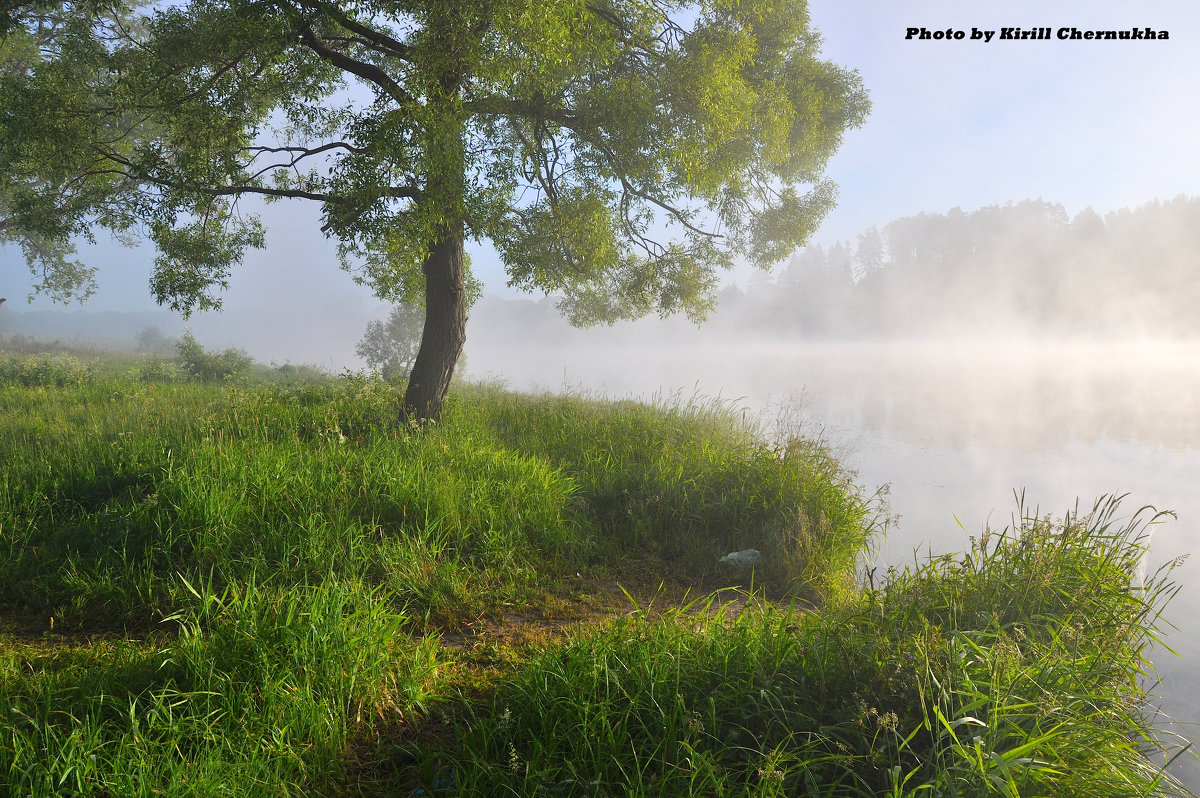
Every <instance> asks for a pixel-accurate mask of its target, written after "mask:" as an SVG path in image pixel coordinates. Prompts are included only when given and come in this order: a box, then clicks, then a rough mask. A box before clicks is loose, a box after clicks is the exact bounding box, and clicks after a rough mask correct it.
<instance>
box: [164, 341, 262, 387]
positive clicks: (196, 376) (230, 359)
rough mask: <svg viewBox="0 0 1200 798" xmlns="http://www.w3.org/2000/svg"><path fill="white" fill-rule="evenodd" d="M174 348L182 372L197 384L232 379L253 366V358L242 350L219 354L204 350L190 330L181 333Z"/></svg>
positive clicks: (230, 350) (229, 350)
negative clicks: (176, 350) (176, 351)
mask: <svg viewBox="0 0 1200 798" xmlns="http://www.w3.org/2000/svg"><path fill="white" fill-rule="evenodd" d="M176 348H177V349H178V350H179V360H180V361H181V365H182V366H183V370H184V371H185V372H186V373H187V375H188V377H190V378H191V379H193V380H196V381H197V382H220V381H222V380H229V379H233V378H235V377H239V376H241V375H243V374H245V373H246V372H248V371H249V370H250V366H252V365H254V358H252V357H250V355H248V354H246V352H245V350H242V349H226V350H225V351H224V352H220V353H217V352H209V351H207V350H205V348H204V347H203V346H201V345H200V342H199V341H197V340H196V338H195V336H193V335H192V331H191V330H184V331H183V337H182V338H180V339H179V343H178V344H177V345H176Z"/></svg>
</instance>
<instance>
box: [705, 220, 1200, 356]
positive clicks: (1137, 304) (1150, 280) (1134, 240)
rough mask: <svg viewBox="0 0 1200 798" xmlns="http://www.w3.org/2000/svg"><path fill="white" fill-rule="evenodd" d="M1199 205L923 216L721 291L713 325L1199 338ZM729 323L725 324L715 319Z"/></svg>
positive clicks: (846, 332)
mask: <svg viewBox="0 0 1200 798" xmlns="http://www.w3.org/2000/svg"><path fill="white" fill-rule="evenodd" d="M1198 309H1200V198H1197V197H1186V196H1180V197H1177V198H1175V199H1173V200H1169V201H1166V202H1157V201H1156V202H1153V203H1150V204H1147V205H1143V206H1140V207H1138V208H1135V209H1133V210H1128V209H1121V210H1117V211H1113V212H1111V213H1108V214H1106V215H1105V216H1100V215H1099V214H1098V213H1096V212H1095V211H1094V210H1092V209H1091V208H1085V209H1084V210H1082V211H1080V212H1079V213H1078V214H1076V215H1075V217H1074V218H1070V217H1069V216H1068V214H1067V212H1066V210H1065V209H1064V208H1063V206H1062V205H1059V204H1052V203H1049V202H1044V201H1042V200H1024V201H1021V202H1015V203H1007V204H1005V205H991V206H987V207H983V208H980V209H978V210H976V211H973V212H965V211H963V210H962V209H960V208H955V209H953V210H951V211H949V212H948V213H945V214H938V213H921V214H918V215H916V216H909V217H905V218H902V219H897V220H895V221H892V222H890V223H888V224H887V225H886V226H885V227H884V228H883V229H882V230H879V229H877V228H875V227H871V228H869V229H867V230H866V231H864V232H863V233H862V234H860V235H859V236H858V237H857V241H841V242H837V243H834V244H833V245H831V246H829V247H828V248H825V247H822V246H815V247H807V248H805V249H804V250H801V251H800V252H798V253H797V254H795V255H794V256H793V257H792V258H791V260H790V261H789V263H788V264H787V267H786V268H785V269H783V270H781V271H780V272H778V273H777V277H776V278H775V279H773V280H772V279H770V278H766V279H759V280H756V281H754V282H753V283H752V284H751V285H750V286H749V287H748V288H746V289H737V288H731V289H726V291H724V292H723V293H722V295H721V304H720V309H719V310H718V313H717V319H715V321H716V322H717V323H718V326H727V325H729V324H734V323H736V325H737V326H738V327H740V328H742V329H747V328H750V329H760V330H766V329H770V330H775V331H785V330H791V331H795V332H798V333H803V334H805V335H806V336H808V335H813V336H836V337H843V336H859V335H877V334H889V335H890V334H915V335H924V334H939V333H949V332H972V331H973V332H979V333H988V332H1004V331H1007V330H1011V329H1014V328H1018V329H1023V330H1025V331H1028V332H1031V333H1035V334H1056V335H1057V334H1061V335H1073V334H1088V335H1093V334H1106V333H1107V334H1113V335H1129V334H1136V333H1150V334H1181V335H1195V334H1200V312H1198ZM722 322H724V324H722Z"/></svg>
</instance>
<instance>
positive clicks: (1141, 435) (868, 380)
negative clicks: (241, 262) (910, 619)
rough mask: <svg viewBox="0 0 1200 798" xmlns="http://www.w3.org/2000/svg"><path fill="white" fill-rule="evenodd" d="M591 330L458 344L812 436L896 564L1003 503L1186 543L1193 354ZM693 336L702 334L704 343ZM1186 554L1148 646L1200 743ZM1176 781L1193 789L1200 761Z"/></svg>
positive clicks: (524, 372)
mask: <svg viewBox="0 0 1200 798" xmlns="http://www.w3.org/2000/svg"><path fill="white" fill-rule="evenodd" d="M609 337H610V336H606V335H605V334H604V331H601V334H599V335H596V336H594V337H589V339H588V340H589V341H594V343H587V344H575V345H572V346H571V347H570V348H566V347H530V346H529V345H528V342H527V341H526V342H525V344H524V345H521V344H514V343H513V342H508V343H503V342H501V341H500V340H499V339H492V340H491V342H484V343H472V345H471V346H469V357H468V365H469V369H470V371H471V373H472V374H474V375H483V374H491V375H497V376H501V377H502V378H503V379H504V380H505V381H506V382H507V383H508V385H509V386H510V387H512V388H515V389H518V390H537V389H545V390H552V391H561V390H563V389H564V388H566V389H569V390H571V389H573V390H580V391H584V392H593V393H602V394H606V395H608V396H612V397H626V396H635V397H639V398H643V399H653V398H655V397H663V396H671V395H678V396H680V397H682V398H683V399H687V398H689V397H691V396H693V395H697V396H701V397H713V396H719V397H722V398H723V399H725V400H727V401H730V402H731V403H733V404H734V405H735V406H736V407H738V408H742V409H744V411H745V412H746V413H747V414H750V415H754V416H759V415H761V416H762V418H763V426H764V428H766V429H768V431H769V430H770V429H772V428H774V426H775V425H776V423H777V420H781V422H782V423H783V424H784V425H785V426H787V427H789V428H793V429H796V428H800V429H802V430H803V431H806V432H808V433H809V434H820V435H822V436H823V437H824V438H825V440H826V441H828V442H829V443H830V445H831V446H832V447H833V448H834V449H835V450H836V451H837V452H838V453H839V455H840V456H841V458H842V460H843V462H845V463H846V464H847V465H848V466H849V467H850V468H851V469H853V470H854V471H855V472H856V474H857V480H858V482H859V484H860V485H862V486H863V487H864V489H866V490H867V491H870V492H873V491H874V490H875V489H876V488H877V487H879V486H882V485H888V486H889V491H890V493H889V503H890V505H891V509H892V511H893V512H894V513H897V514H898V515H899V520H898V521H897V522H896V523H895V524H894V525H893V526H892V528H891V529H890V531H889V533H888V536H887V539H886V540H885V541H883V542H882V544H881V546H880V548H879V552H878V555H877V562H878V564H882V565H887V564H894V565H903V564H905V563H908V562H912V560H913V557H914V556H917V555H921V554H924V553H927V552H933V553H938V552H945V551H957V550H962V549H964V548H966V547H967V545H968V538H969V536H972V535H978V534H979V532H980V531H981V530H982V529H983V528H984V527H985V525H990V526H991V528H992V529H994V530H998V529H1000V528H1002V527H1004V526H1005V525H1006V524H1008V523H1009V522H1010V520H1011V518H1012V515H1013V514H1014V513H1015V512H1016V510H1017V503H1016V500H1015V499H1014V491H1016V492H1020V491H1023V492H1024V497H1025V506H1026V510H1027V511H1031V510H1033V509H1035V508H1037V509H1039V510H1040V512H1039V514H1040V515H1045V514H1046V513H1050V514H1053V515H1054V516H1055V517H1060V516H1061V515H1062V514H1063V512H1064V511H1065V510H1068V509H1072V508H1074V507H1075V505H1076V502H1077V501H1078V504H1079V506H1080V507H1081V509H1084V510H1086V509H1089V508H1090V507H1091V506H1092V503H1093V501H1094V500H1095V499H1096V498H1098V497H1100V496H1101V495H1103V494H1113V493H1118V494H1128V496H1127V497H1126V498H1125V499H1124V501H1123V502H1122V504H1121V509H1122V513H1121V515H1122V516H1125V517H1127V516H1129V515H1131V514H1133V513H1135V512H1136V511H1137V510H1138V509H1139V508H1141V507H1143V506H1145V505H1152V506H1154V507H1157V508H1159V509H1162V510H1172V511H1174V512H1175V513H1176V514H1177V516H1178V518H1177V520H1171V519H1164V521H1163V522H1162V523H1159V524H1156V525H1154V526H1153V527H1152V528H1151V532H1152V546H1151V556H1150V558H1149V562H1148V563H1147V565H1148V568H1150V569H1151V570H1153V569H1154V568H1156V567H1158V566H1159V565H1160V564H1162V563H1165V562H1168V561H1170V560H1172V559H1174V558H1176V557H1179V556H1181V555H1185V554H1189V553H1192V552H1194V551H1196V550H1197V548H1198V547H1197V544H1198V542H1200V344H1197V343H1167V342H1155V341H1140V342H1116V343H1055V344H1046V343H1039V342H1032V341H1030V342H1024V343H998V342H995V341H959V342H955V343H950V344H947V343H932V342H908V343H898V342H887V343H880V342H854V343H828V344H825V343H813V344H800V345H782V344H778V343H757V344H748V343H738V344H733V343H729V344H712V343H706V344H698V345H695V346H670V347H668V346H656V345H654V344H653V343H651V344H638V343H633V342H631V341H630V339H629V336H628V335H627V334H626V335H616V334H614V335H612V336H611V340H608V341H607V342H606V338H609ZM705 340H709V338H708V337H706V339H705ZM1198 569H1200V557H1196V558H1192V559H1191V560H1189V561H1185V562H1184V563H1183V564H1182V565H1181V566H1180V567H1179V568H1178V569H1177V570H1176V571H1175V579H1176V581H1178V582H1179V583H1180V584H1181V589H1180V592H1179V594H1178V595H1177V596H1176V597H1175V599H1174V600H1173V602H1172V604H1171V605H1170V607H1169V609H1168V612H1167V618H1168V620H1170V621H1171V622H1172V623H1173V624H1174V625H1175V626H1176V627H1177V628H1176V629H1168V630H1167V642H1168V643H1169V645H1170V646H1171V647H1173V648H1174V649H1175V651H1177V652H1178V654H1179V656H1175V655H1172V654H1171V653H1169V652H1166V651H1158V652H1156V653H1155V654H1154V662H1155V665H1156V666H1157V668H1158V670H1159V673H1160V674H1161V676H1162V680H1163V684H1162V685H1160V686H1159V687H1157V688H1156V689H1155V690H1154V692H1155V693H1156V694H1157V695H1159V696H1160V697H1161V706H1162V710H1163V711H1164V712H1165V713H1166V714H1167V715H1169V716H1170V717H1172V718H1174V719H1175V720H1176V721H1177V722H1178V723H1179V724H1181V725H1178V726H1176V727H1175V728H1176V731H1178V732H1179V733H1181V734H1184V735H1185V736H1186V737H1188V738H1189V739H1191V740H1193V741H1200V727H1198V726H1197V725H1196V724H1197V723H1200V587H1198V584H1200V579H1198V578H1197V574H1198V573H1200V572H1198ZM1173 771H1174V772H1175V773H1176V774H1177V775H1178V776H1179V777H1180V778H1182V779H1183V780H1184V782H1185V783H1186V784H1187V785H1188V786H1189V787H1190V788H1191V789H1192V790H1194V791H1197V792H1200V763H1197V762H1196V761H1195V760H1194V759H1192V758H1190V757H1187V758H1185V759H1181V760H1180V761H1179V762H1177V763H1176V766H1175V767H1174V768H1173Z"/></svg>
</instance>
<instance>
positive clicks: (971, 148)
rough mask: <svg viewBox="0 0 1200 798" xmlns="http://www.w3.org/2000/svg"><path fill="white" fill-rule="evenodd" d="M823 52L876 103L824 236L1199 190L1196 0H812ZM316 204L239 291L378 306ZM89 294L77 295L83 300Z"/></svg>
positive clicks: (138, 283) (110, 252) (132, 271)
mask: <svg viewBox="0 0 1200 798" xmlns="http://www.w3.org/2000/svg"><path fill="white" fill-rule="evenodd" d="M810 8H811V13H812V17H813V20H814V22H815V24H816V26H817V27H818V29H819V30H821V31H822V33H823V35H824V38H825V48H824V51H825V54H826V55H827V56H828V57H830V58H832V59H834V60H835V61H837V62H839V63H842V64H845V65H847V66H851V67H854V68H857V69H858V70H860V72H861V73H862V76H863V79H864V81H865V83H866V85H867V87H868V88H869V90H870V92H871V96H872V100H873V103H874V111H873V113H872V115H871V117H870V119H869V120H868V122H867V125H866V127H865V128H864V129H862V130H858V131H852V132H850V133H849V134H848V135H847V136H846V140H845V143H844V145H843V148H842V150H841V152H840V153H839V154H838V155H837V156H836V157H835V158H834V159H833V161H832V162H831V164H830V166H829V169H828V174H829V175H830V176H831V177H832V178H833V179H834V180H836V181H837V182H838V183H839V184H840V186H841V193H840V200H839V206H838V208H837V209H836V210H835V211H834V212H833V213H832V215H831V216H830V217H829V218H828V220H827V222H826V224H825V226H824V227H823V228H822V229H821V231H820V232H819V233H818V235H817V237H816V239H815V240H816V241H819V242H822V243H830V242H832V241H834V240H836V239H843V238H853V237H854V236H855V235H856V234H857V233H859V232H860V231H862V230H863V229H864V228H865V227H867V226H869V225H872V224H877V225H880V226H882V225H883V224H885V223H887V222H888V221H889V220H891V219H893V218H897V217H900V216H905V215H910V214H914V213H919V212H921V211H931V212H939V213H944V212H945V211H947V210H948V209H950V208H952V207H955V206H961V207H963V208H964V209H966V210H972V209H974V208H977V207H980V206H982V205H989V204H995V203H1003V202H1006V201H1009V200H1020V199H1025V198H1042V199H1045V200H1048V201H1053V202H1061V203H1063V204H1064V205H1065V206H1066V208H1067V211H1068V212H1069V213H1071V214H1074V213H1076V212H1077V211H1079V210H1080V209H1082V208H1083V207H1085V206H1088V205H1090V206H1093V207H1094V208H1095V209H1096V210H1098V211H1100V212H1102V213H1103V212H1105V211H1107V210H1111V209H1113V208H1117V207H1122V206H1133V205H1137V204H1141V203H1144V202H1148V201H1151V200H1153V199H1155V198H1162V199H1166V198H1169V197H1172V196H1175V195H1177V194H1180V193H1191V194H1195V193H1197V192H1200V157H1197V152H1196V146H1197V139H1196V130H1198V129H1200V41H1198V39H1200V3H1197V2H1196V0H1157V2H1155V3H1144V4H1135V3H1129V2H1112V1H1111V0H1059V2H1055V3H1053V4H1048V3H1045V2H1019V1H1018V0H985V1H983V2H971V3H963V2H961V0H920V1H916V2H903V3H897V2H892V0H812V2H811V3H810ZM921 26H924V27H926V28H928V29H930V30H931V31H932V30H943V31H944V30H946V29H947V28H954V29H956V30H964V31H966V32H967V35H968V36H969V35H970V31H971V28H972V27H976V28H980V29H982V30H995V31H997V35H996V38H994V39H993V40H992V41H990V42H987V43H985V42H983V41H978V40H976V41H972V40H970V39H965V40H961V41H947V40H940V41H934V40H929V41H921V40H906V39H905V34H906V30H907V28H909V27H921ZM1040 26H1048V27H1050V28H1051V31H1052V34H1053V33H1054V32H1056V31H1057V30H1058V29H1059V28H1060V27H1071V26H1074V27H1076V28H1079V29H1081V30H1089V29H1109V28H1114V29H1120V28H1126V29H1128V28H1131V27H1137V28H1139V29H1141V28H1145V27H1147V26H1149V27H1150V28H1152V29H1154V30H1155V31H1160V30H1166V31H1168V32H1169V34H1170V38H1169V39H1168V40H1166V41H1061V40H1058V39H1057V38H1052V39H1050V40H1049V41H1002V40H1000V38H999V36H1000V33H999V31H1000V29H1002V28H1005V27H1020V28H1025V29H1031V28H1037V27H1040ZM316 219H317V214H316V210H315V208H312V207H306V204H304V203H289V204H283V205H276V206H272V207H271V208H269V209H268V211H267V215H266V220H267V222H268V225H269V231H270V232H269V236H268V249H266V250H265V251H261V252H254V253H251V255H250V257H249V258H248V259H247V261H246V263H245V264H244V266H243V267H242V268H241V269H240V270H239V271H238V272H237V273H236V274H235V276H234V279H233V284H232V288H231V290H230V291H229V292H228V293H227V294H226V307H227V308H229V309H231V310H234V309H242V310H247V311H249V310H252V309H255V308H262V307H264V306H265V307H274V308H280V307H294V308H298V309H302V312H307V309H316V308H331V307H336V308H338V309H339V310H340V311H342V312H344V313H345V314H346V315H356V316H358V315H361V314H362V313H364V312H372V311H373V310H377V306H376V304H375V303H374V302H373V300H372V299H371V297H370V295H369V293H368V292H367V291H365V290H364V289H361V288H358V287H356V286H355V285H354V284H353V283H352V282H351V280H350V278H349V277H348V276H347V275H346V274H344V273H343V272H341V271H340V270H339V269H338V268H337V266H336V259H335V257H334V248H333V246H332V244H330V243H329V242H326V241H324V240H323V239H322V237H321V235H320V233H319V232H317V229H316V228H317V225H316ZM85 256H86V258H87V259H89V260H90V261H91V262H93V263H94V264H96V265H100V266H101V267H102V268H101V272H100V275H99V278H100V290H99V291H98V292H97V294H96V295H95V296H94V297H93V299H92V300H91V301H90V302H89V303H88V304H87V308H88V309H94V310H143V309H153V308H154V305H153V302H152V300H151V299H150V297H149V291H148V289H147V287H146V284H147V278H148V274H149V267H150V262H151V260H152V257H153V256H152V253H151V252H149V251H148V250H147V249H140V250H126V249H124V248H122V247H120V246H118V245H115V244H102V245H101V246H99V247H97V248H95V249H90V250H85ZM474 266H475V269H476V271H477V273H478V274H479V276H480V277H482V279H483V280H484V282H485V284H486V286H487V288H488V289H489V290H491V291H493V292H499V293H503V292H504V290H505V289H504V282H505V278H504V276H503V273H502V271H501V269H500V267H499V264H498V262H497V261H496V259H495V257H494V255H493V254H492V253H491V252H490V251H489V250H487V249H480V248H477V249H476V251H475V252H474ZM29 284H30V280H29V277H28V273H27V271H26V269H25V266H24V262H23V260H22V259H21V257H20V254H19V252H18V251H17V250H16V249H15V248H12V247H9V248H7V249H3V250H0V295H2V294H6V295H7V296H8V297H9V299H10V301H11V302H12V307H13V308H14V309H49V308H51V307H52V305H51V304H50V303H49V302H48V301H47V300H44V299H39V300H37V301H35V303H34V304H33V305H32V306H25V305H24V302H23V297H24V295H25V294H27V293H28V291H29V288H28V286H29ZM76 307H77V306H76Z"/></svg>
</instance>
